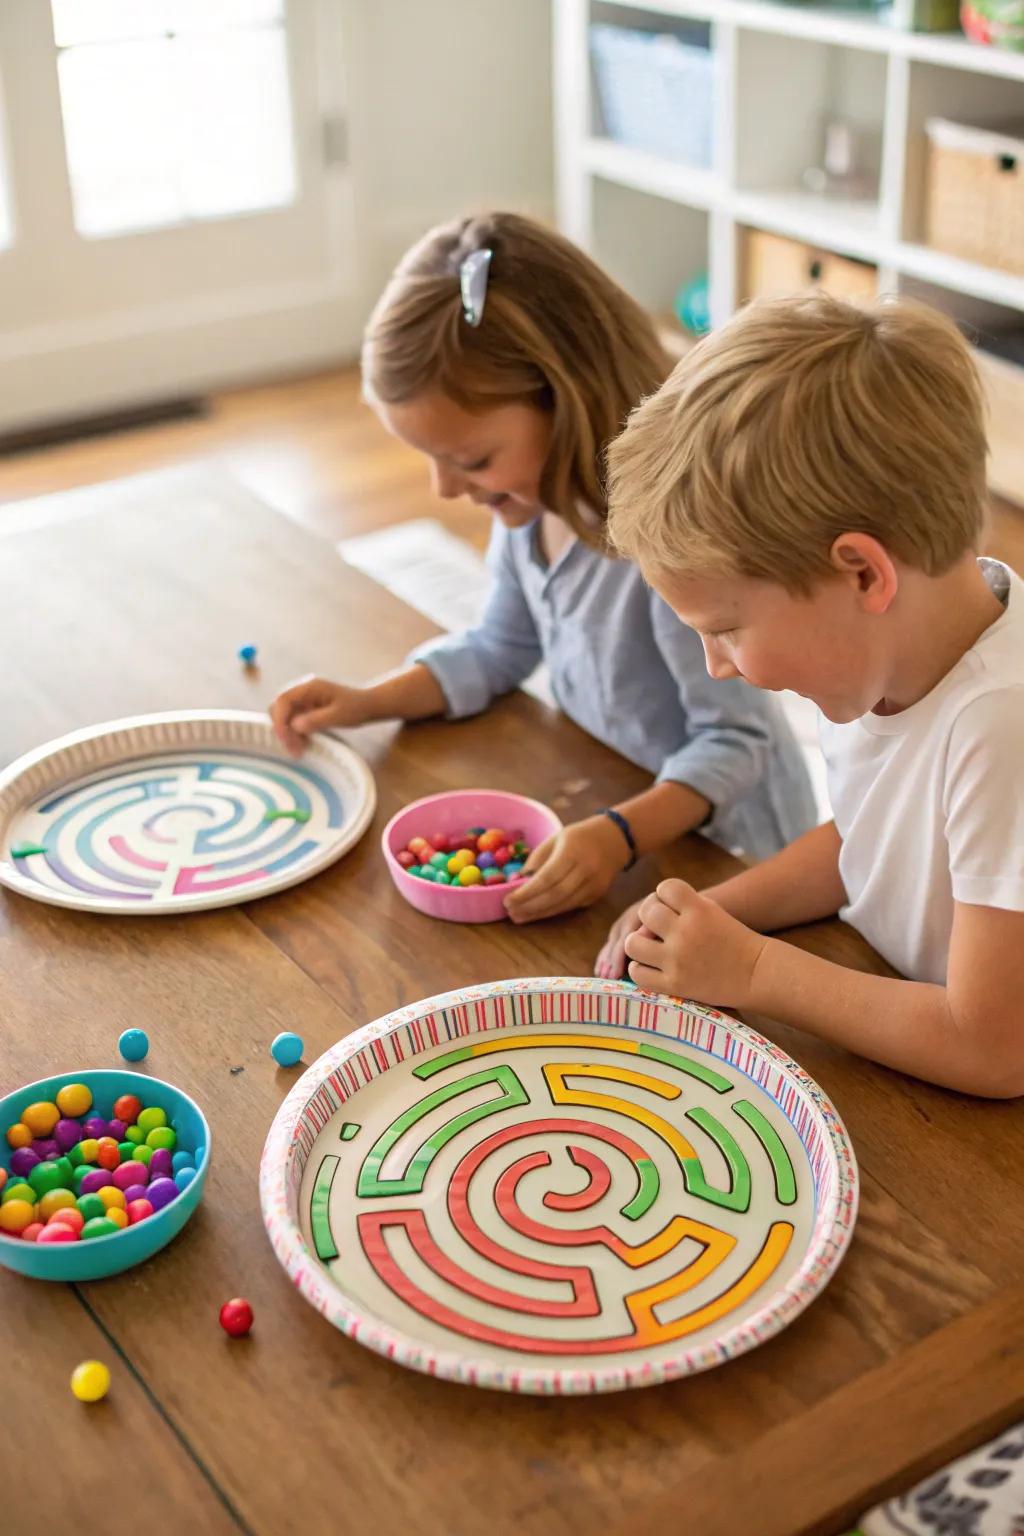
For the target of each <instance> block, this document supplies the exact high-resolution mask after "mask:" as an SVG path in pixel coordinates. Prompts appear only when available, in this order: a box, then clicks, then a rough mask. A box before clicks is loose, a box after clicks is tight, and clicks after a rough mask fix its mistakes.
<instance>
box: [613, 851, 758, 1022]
mask: <svg viewBox="0 0 1024 1536" xmlns="http://www.w3.org/2000/svg"><path fill="white" fill-rule="evenodd" d="M638 915H639V920H640V924H641V926H640V927H638V928H637V929H636V930H635V931H634V932H633V933H630V934H628V935H627V936H626V940H625V950H626V954H627V955H628V956H629V959H630V966H629V975H630V980H631V981H635V982H636V984H637V986H638V987H644V988H645V989H646V990H647V991H648V992H667V993H669V994H670V995H671V996H672V997H692V998H693V999H694V1001H695V1002H698V1003H706V1004H709V1005H711V1006H721V1005H722V1004H723V1003H729V1004H731V1005H732V1006H733V1007H736V1008H744V1007H749V1006H750V997H751V990H752V982H753V977H754V971H755V970H756V969H757V964H758V961H759V960H760V958H761V954H762V952H763V950H764V948H765V946H766V945H767V944H770V943H772V942H773V941H772V940H771V939H767V938H765V936H764V934H762V933H754V932H753V930H752V929H750V928H747V927H745V926H744V924H743V923H741V922H739V921H738V919H737V918H735V917H730V916H729V914H728V913H727V912H723V911H722V908H721V907H719V906H717V905H716V903H715V902H713V901H711V900H709V899H708V897H707V896H699V895H698V894H697V892H696V891H695V890H694V889H693V886H692V885H687V883H686V881H685V880H663V881H662V882H661V884H660V885H659V886H658V889H657V890H656V891H655V892H654V893H653V895H651V896H647V897H645V898H644V900H643V901H642V902H641V903H640V911H639V914H638Z"/></svg>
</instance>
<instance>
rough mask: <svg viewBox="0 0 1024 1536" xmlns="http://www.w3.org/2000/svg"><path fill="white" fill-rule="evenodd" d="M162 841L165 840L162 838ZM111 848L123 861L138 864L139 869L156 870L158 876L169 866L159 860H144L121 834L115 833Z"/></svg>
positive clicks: (111, 840)
mask: <svg viewBox="0 0 1024 1536" xmlns="http://www.w3.org/2000/svg"><path fill="white" fill-rule="evenodd" d="M160 841H161V842H163V841H164V839H163V838H161V839H160ZM110 846H111V848H112V849H113V850H114V852H115V853H116V854H119V855H120V856H121V858H122V859H127V861H128V863H129V864H137V865H138V867H139V869H154V870H156V872H157V874H162V873H163V871H164V870H165V869H166V868H167V865H166V864H161V863H160V861H159V860H158V859H146V858H143V856H142V854H141V853H136V852H135V849H134V848H133V847H132V846H131V844H130V843H129V842H128V841H127V839H126V838H124V837H123V836H122V835H121V833H120V832H115V833H113V835H112V836H111V839H110Z"/></svg>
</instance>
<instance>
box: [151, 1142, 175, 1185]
mask: <svg viewBox="0 0 1024 1536" xmlns="http://www.w3.org/2000/svg"><path fill="white" fill-rule="evenodd" d="M173 1171H174V1170H173V1166H172V1163H171V1154H170V1152H169V1151H168V1149H167V1148H166V1147H157V1149H156V1151H155V1152H154V1153H153V1156H152V1157H151V1158H150V1160H149V1176H150V1178H151V1179H169V1178H170V1176H171V1174H172V1173H173Z"/></svg>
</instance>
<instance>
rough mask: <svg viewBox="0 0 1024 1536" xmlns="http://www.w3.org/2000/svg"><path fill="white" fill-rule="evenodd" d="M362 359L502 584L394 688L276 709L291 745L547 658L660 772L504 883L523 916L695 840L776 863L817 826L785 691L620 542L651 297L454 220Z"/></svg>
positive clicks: (394, 426) (371, 397)
mask: <svg viewBox="0 0 1024 1536" xmlns="http://www.w3.org/2000/svg"><path fill="white" fill-rule="evenodd" d="M362 368H363V388H364V394H365V396H366V399H367V400H368V401H369V403H370V404H371V405H372V406H373V408H374V410H375V411H376V412H377V415H378V416H379V418H380V420H381V422H382V423H383V425H384V426H385V428H386V429H387V431H388V432H390V433H391V434H392V435H393V436H395V437H397V438H400V439H401V441H402V442H404V443H407V444H410V445H411V446H412V447H413V448H415V449H417V450H418V451H419V452H420V453H422V454H423V455H424V456H425V457H426V458H427V459H428V460H429V462H430V465H431V469H432V473H433V479H434V486H435V489H436V491H437V494H438V495H439V496H441V497H444V498H446V499H447V498H451V497H460V496H468V497H469V498H470V499H471V500H472V501H474V502H475V503H477V504H478V505H479V506H482V507H486V508H487V509H488V511H489V512H490V513H491V515H492V517H493V519H494V531H493V538H492V542H491V548H490V553H489V557H488V558H489V563H490V565H491V569H492V571H493V574H494V585H493V589H492V591H491V595H490V599H489V601H488V604H487V609H486V612H485V614H484V617H483V620H482V622H481V623H480V625H479V626H478V627H477V628H474V629H471V630H469V631H467V632H466V633H464V634H458V635H448V636H445V637H443V638H441V639H438V640H432V641H430V642H428V643H427V644H426V645H423V646H421V647H420V648H419V649H418V650H417V651H416V652H414V653H413V656H412V657H411V658H410V664H409V665H407V666H405V667H404V668H402V669H401V670H400V671H398V672H396V673H394V674H392V675H390V676H388V677H385V678H383V679H382V680H381V681H379V682H375V683H372V684H370V685H368V686H365V687H348V686H346V685H344V684H341V683H334V682H329V681H327V680H326V679H324V678H320V677H311V678H308V679H305V680H304V681H302V682H299V683H296V684H295V685H293V686H292V687H290V688H287V689H285V690H284V692H282V693H281V694H279V695H278V697H277V698H276V699H275V700H274V702H273V704H272V706H271V719H272V721H273V724H274V728H275V730H276V732H277V734H278V737H279V738H280V740H281V742H282V743H283V744H284V746H285V747H286V748H287V749H288V750H289V751H290V752H292V753H295V754H297V753H299V752H301V751H302V749H303V747H304V745H305V741H306V738H307V736H308V735H309V734H310V732H312V731H317V730H324V729H328V728H331V727H337V726H343V727H347V726H356V725H362V724H365V723H367V722H369V721H373V720H390V719H400V720H420V719H425V718H427V717H428V716H431V715H446V716H447V717H448V718H449V719H459V718H461V717H463V716H466V715H471V714H475V713H477V712H478V711H480V710H483V709H485V708H486V707H487V705H488V704H489V703H490V701H491V700H492V699H493V698H495V697H497V696H498V695H499V694H503V693H506V692H508V691H509V690H510V689H512V688H515V687H516V686H517V685H518V684H519V683H521V682H522V681H523V680H524V679H525V678H526V677H528V676H529V674H530V673H531V672H532V671H533V669H534V668H535V667H536V665H537V664H538V662H540V661H541V660H543V661H545V662H546V663H547V666H548V669H549V672H550V677H551V685H552V689H553V692H554V695H555V698H556V699H557V701H558V704H559V706H560V707H561V709H562V710H563V711H564V712H565V713H566V714H567V715H569V716H570V718H571V719H573V720H575V721H576V723H577V724H578V725H580V726H582V727H583V729H584V730H586V731H589V732H590V733H591V734H592V735H593V736H595V737H597V738H598V740H599V741H602V742H605V743H606V744H607V745H608V746H611V747H614V748H615V749H616V750H617V751H619V752H621V753H622V754H623V756H624V757H627V758H629V759H630V760H631V761H632V762H634V763H637V764H638V765H639V766H641V767H643V768H646V769H647V770H648V772H650V773H651V774H652V775H653V776H654V782H653V783H652V784H651V786H650V787H649V788H648V789H646V790H644V791H643V793H642V794H639V795H637V796H636V797H635V798H633V799H631V800H628V801H626V802H624V803H623V804H621V805H616V806H611V807H608V808H607V809H604V810H601V811H599V812H597V813H596V814H594V815H592V816H588V817H585V818H584V819H583V820H582V821H578V822H575V823H573V824H571V825H569V826H567V827H565V828H563V829H562V831H560V832H559V833H557V834H556V835H555V836H554V837H552V838H550V839H549V840H548V841H547V842H544V843H542V844H541V845H540V846H539V847H538V848H537V849H535V851H534V853H533V854H532V856H531V858H530V859H529V861H528V863H527V865H526V868H525V870H524V873H528V874H530V875H531V876H532V878H531V879H530V880H529V881H528V882H527V883H526V884H525V885H523V886H521V887H519V888H518V889H517V890H515V891H511V892H510V893H509V896H508V900H507V911H508V915H509V916H510V917H511V918H512V919H513V920H514V921H516V922H528V921H530V920H532V919H534V918H541V917H549V916H551V915H553V914H554V913H557V912H565V911H568V910H570V909H571V908H574V907H580V906H586V905H589V904H590V903H591V902H594V901H596V900H598V899H599V898H600V897H601V896H602V895H604V893H605V892H606V891H607V890H608V888H609V886H610V885H611V883H612V881H613V880H614V878H615V876H616V875H617V874H618V873H619V872H620V871H621V870H623V869H628V868H629V867H630V866H631V864H633V863H634V862H635V860H636V859H637V857H639V856H640V855H641V854H644V853H647V852H650V851H652V850H654V849H656V848H660V847H663V846H664V845H665V844H667V843H670V842H671V841H673V839H675V838H677V837H678V836H679V835H680V834H681V833H683V832H688V831H691V830H693V829H696V828H699V829H700V830H701V831H703V832H704V833H705V834H706V835H707V836H709V837H711V838H714V839H715V840H716V841H718V842H720V843H722V844H724V845H725V846H727V847H730V848H734V849H738V850H741V851H742V852H744V853H745V854H747V855H749V856H751V857H754V858H762V857H765V856H766V855H768V854H771V853H775V852H777V851H778V849H780V848H781V847H782V846H783V845H784V844H785V843H787V842H789V841H791V840H792V839H793V838H794V837H796V836H798V835H799V834H800V833H801V832H804V831H806V830H807V828H808V827H810V826H812V825H813V824H814V821H815V811H814V799H813V795H812V792H811V787H810V782H809V779H808V776H807V771H806V769H805V767H804V764H803V760H802V758H801V755H800V752H799V749H798V747H797V745H796V742H795V740H794V739H793V736H792V734H791V732H790V730H789V727H788V725H787V723H786V722H785V720H784V719H783V717H782V716H781V714H780V713H779V712H778V711H777V709H776V706H775V704H774V702H773V701H772V700H771V699H769V698H766V697H765V695H763V694H759V693H757V692H755V690H754V689H752V688H750V687H748V686H747V684H746V683H744V682H743V681H742V680H740V679H733V680H731V681H729V682H724V683H723V682H717V683H716V682H712V681H711V679H710V678H709V677H708V674H707V670H706V668H705V664H704V653H703V647H702V643H701V640H700V639H699V637H698V636H697V634H696V633H695V632H694V631H693V630H692V629H689V628H687V627H686V626H685V625H684V624H682V623H680V621H679V620H678V619H677V618H676V617H675V615H674V614H673V613H672V611H671V609H670V608H669V607H668V606H667V605H666V604H665V603H664V602H662V600H661V599H660V598H659V597H657V596H655V594H654V593H653V592H652V591H651V590H650V589H649V588H648V587H647V586H646V584H645V583H644V580H643V578H642V577H641V575H640V573H639V571H638V570H637V569H636V567H635V566H633V565H630V564H627V563H626V562H624V561H621V560H617V559H615V558H614V557H613V556H612V554H611V553H610V551H608V550H607V548H606V544H605V517H606V504H605V491H604V483H603V454H604V450H605V448H606V446H607V444H608V443H609V442H610V441H611V440H612V439H613V438H614V437H615V436H617V434H618V433H619V432H620V431H621V429H622V426H623V424H624V422H625V419H626V416H627V415H628V413H629V411H630V410H631V409H632V407H633V406H634V405H636V404H637V403H638V402H639V401H640V400H641V399H643V398H644V396H646V395H649V394H651V393H653V391H654V390H656V389H657V388H658V387H659V385H660V384H661V383H662V382H663V381H664V379H665V378H666V377H667V375H668V373H669V372H670V369H671V360H670V358H669V357H668V355H667V354H666V352H665V350H664V349H663V347H662V346H661V344H660V343H659V341H658V337H657V334H656V332H655V329H654V327H653V325H652V323H651V321H650V319H649V318H648V316H647V315H646V314H645V312H644V311H643V310H642V309H641V308H640V307H639V305H637V304H636V303H634V302H633V300H632V299H630V298H629V296H628V295H627V294H626V293H624V292H623V290H622V289H621V288H619V287H618V286H617V285H616V284H615V283H614V282H612V280H611V279H610V278H609V277H607V276H606V275H605V273H603V272H602V271H601V270H600V268H599V267H597V266H596V265H595V264H594V263H593V262H592V261H591V260H590V258H589V257H587V256H585V255H584V254H583V252H582V251H580V250H578V249H577V248H576V247H575V246H573V245H572V244H570V243H569V241H567V240H565V239H563V238H562V237H561V236H560V235H558V234H555V233H554V232H553V231H551V230H549V229H546V228H545V227H543V226H542V225H540V224H537V223H534V222H533V221H532V220H530V219H527V218H523V217H521V216H519V215H517V214H512V213H493V214H489V215H486V216H484V217H481V218H473V219H460V220H457V221H455V222H454V223H450V224H445V225H442V226H441V227H439V228H438V229H435V230H433V231H431V233H430V234H428V235H426V236H425V237H424V239H422V240H421V241H420V242H419V243H418V244H417V245H416V246H414V247H413V249H412V250H411V251H409V253H408V254H407V255H406V256H405V257H404V259H403V260H402V261H401V263H400V264H399V266H398V268H397V269H396V271H395V273H394V275H393V277H392V278H391V280H390V282H389V283H388V285H387V287H386V288H385V290H384V293H383V294H382V296H381V298H380V300H379V302H378V304H377V306H376V309H375V310H374V312H373V315H372V316H371V318H370V321H369V324H368V326H367V329H366V334H365V338H364V344H363V354H362ZM524 789H526V790H529V785H524Z"/></svg>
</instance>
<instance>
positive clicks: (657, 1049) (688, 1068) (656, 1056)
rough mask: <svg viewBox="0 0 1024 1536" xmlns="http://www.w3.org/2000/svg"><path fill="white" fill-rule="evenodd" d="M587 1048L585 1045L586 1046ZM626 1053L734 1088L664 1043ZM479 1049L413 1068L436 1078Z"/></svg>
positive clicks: (722, 1089) (460, 1049) (718, 1088)
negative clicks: (668, 1048)
mask: <svg viewBox="0 0 1024 1536" xmlns="http://www.w3.org/2000/svg"><path fill="white" fill-rule="evenodd" d="M584 1048H585V1047H584ZM622 1054H623V1055H628V1056H633V1055H637V1056H646V1057H647V1059H648V1060H649V1061H660V1062H661V1064H662V1066H664V1067H671V1068H672V1069H673V1071H675V1072H683V1073H685V1074H686V1076H687V1077H695V1078H696V1079H697V1080H698V1082H701V1083H704V1085H705V1086H706V1087H708V1088H711V1089H712V1090H713V1091H714V1092H715V1093H728V1092H729V1090H730V1088H731V1087H732V1083H730V1081H729V1079H728V1078H727V1077H723V1076H722V1075H721V1073H720V1072H715V1071H713V1070H712V1068H711V1067H705V1066H703V1065H702V1064H701V1063H700V1062H698V1061H691V1059H690V1058H689V1056H683V1055H680V1054H679V1053H678V1052H676V1051H667V1050H665V1049H664V1048H663V1047H662V1046H660V1045H650V1044H649V1043H648V1042H647V1041H646V1040H642V1041H641V1042H640V1044H639V1045H638V1046H637V1048H636V1051H635V1052H633V1051H624V1052H623V1053H622ZM474 1057H475V1052H474V1050H473V1047H472V1046H471V1045H460V1046H456V1048H455V1050H454V1051H446V1052H445V1054H444V1055H443V1056H435V1057H434V1059H433V1060H432V1061H424V1062H421V1064H420V1065H419V1066H418V1067H414V1068H413V1072H414V1073H415V1075H416V1076H417V1077H424V1078H426V1077H433V1075H434V1073H435V1072H443V1071H445V1070H446V1068H448V1067H455V1066H458V1064H459V1062H461V1061H472V1060H474Z"/></svg>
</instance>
